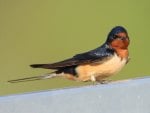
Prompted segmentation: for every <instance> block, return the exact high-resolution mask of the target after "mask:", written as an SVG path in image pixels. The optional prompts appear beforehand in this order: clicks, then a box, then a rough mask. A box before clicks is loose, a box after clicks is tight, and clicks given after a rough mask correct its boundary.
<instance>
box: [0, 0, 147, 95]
mask: <svg viewBox="0 0 150 113" xmlns="http://www.w3.org/2000/svg"><path fill="white" fill-rule="evenodd" d="M149 4H150V1H149V0H132V1H131V0H113V1H110V0H109V1H108V0H41V1H40V0H0V77H1V79H0V95H8V94H15V93H23V92H30V91H39V90H45V89H52V88H62V87H70V86H75V85H76V86H77V85H86V84H88V83H81V82H74V81H69V80H64V79H61V78H60V79H57V78H56V79H51V80H40V81H32V82H24V83H23V82H22V83H15V84H11V83H8V82H7V81H8V80H11V79H18V78H24V77H30V76H36V75H41V74H43V73H48V72H50V71H51V70H44V69H32V68H30V67H29V65H30V64H32V63H50V62H56V61H60V60H63V59H65V58H69V57H71V56H73V55H74V54H77V53H81V52H85V51H88V50H91V49H94V48H96V47H98V46H100V45H101V44H102V43H103V42H104V41H105V40H106V37H107V34H108V32H109V31H110V30H111V29H112V27H114V26H116V25H122V26H124V27H126V29H127V30H128V32H129V36H130V40H131V43H130V47H129V50H130V57H131V61H130V63H129V64H128V65H127V66H126V67H125V68H124V69H123V70H122V71H121V72H120V73H119V74H117V75H116V76H114V77H113V78H112V79H114V80H118V79H127V78H135V77H141V76H148V75H149V74H150V70H149V67H150V63H149V58H150V52H149V51H150V44H149V41H150V13H149V11H150V5H149Z"/></svg>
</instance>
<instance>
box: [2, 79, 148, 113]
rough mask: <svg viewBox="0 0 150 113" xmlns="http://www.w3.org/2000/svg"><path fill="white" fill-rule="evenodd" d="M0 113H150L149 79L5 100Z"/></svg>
mask: <svg viewBox="0 0 150 113" xmlns="http://www.w3.org/2000/svg"><path fill="white" fill-rule="evenodd" d="M0 113H150V78H142V79H135V80H129V81H123V82H118V83H110V84H105V85H95V86H94V85H93V86H84V87H79V88H70V89H61V90H55V91H42V92H35V93H28V94H20V95H12V96H4V97H0Z"/></svg>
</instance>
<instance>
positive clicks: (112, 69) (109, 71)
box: [77, 54, 127, 81]
mask: <svg viewBox="0 0 150 113" xmlns="http://www.w3.org/2000/svg"><path fill="white" fill-rule="evenodd" d="M126 62H127V58H124V59H121V58H120V57H119V56H117V55H116V54H115V55H114V56H113V57H112V58H111V59H109V60H108V61H105V62H104V63H101V62H100V63H99V64H98V63H96V65H94V64H93V65H84V66H79V67H78V68H77V72H78V75H79V78H81V80H82V79H83V78H85V80H84V81H86V80H88V79H91V80H92V81H93V80H95V79H93V76H94V77H95V78H101V77H102V78H103V77H108V76H110V75H114V74H116V73H117V72H119V71H120V70H121V69H122V68H123V67H124V66H125V64H126ZM83 74H84V75H83Z"/></svg>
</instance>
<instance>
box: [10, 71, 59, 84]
mask: <svg viewBox="0 0 150 113" xmlns="http://www.w3.org/2000/svg"><path fill="white" fill-rule="evenodd" d="M56 76H59V74H56V73H55V72H53V73H47V74H44V75H40V76H34V77H27V78H21V79H15V80H9V81H8V82H10V83H17V82H27V81H35V80H43V79H50V78H54V77H56Z"/></svg>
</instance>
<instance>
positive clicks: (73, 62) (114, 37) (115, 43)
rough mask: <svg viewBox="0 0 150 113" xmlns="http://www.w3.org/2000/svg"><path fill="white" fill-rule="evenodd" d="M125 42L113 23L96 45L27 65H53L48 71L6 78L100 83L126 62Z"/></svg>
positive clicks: (122, 31)
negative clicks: (107, 32) (112, 26)
mask: <svg viewBox="0 0 150 113" xmlns="http://www.w3.org/2000/svg"><path fill="white" fill-rule="evenodd" d="M129 43H130V40H129V36H128V33H127V30H126V29H125V28H124V27H122V26H116V27H114V28H113V29H112V30H111V31H110V32H109V34H108V36H107V39H106V41H105V43H104V44H102V45H101V46H100V47H98V48H96V49H93V50H90V51H88V52H84V53H80V54H76V55H74V56H73V57H72V58H69V59H66V60H63V61H60V62H56V63H48V64H32V65H30V66H31V67H32V68H44V69H53V70H54V71H53V72H52V73H49V74H45V75H42V76H34V77H29V78H22V79H16V80H10V81H9V82H12V83H14V82H24V81H30V80H31V81H32V80H41V79H48V78H54V77H65V78H67V79H70V80H76V81H83V82H86V81H93V82H95V81H97V82H100V83H101V82H102V81H104V80H105V79H106V78H107V77H110V76H112V75H114V74H116V73H118V72H119V71H120V70H121V69H122V68H123V67H124V66H125V65H126V64H127V62H128V61H129V51H128V46H129Z"/></svg>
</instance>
